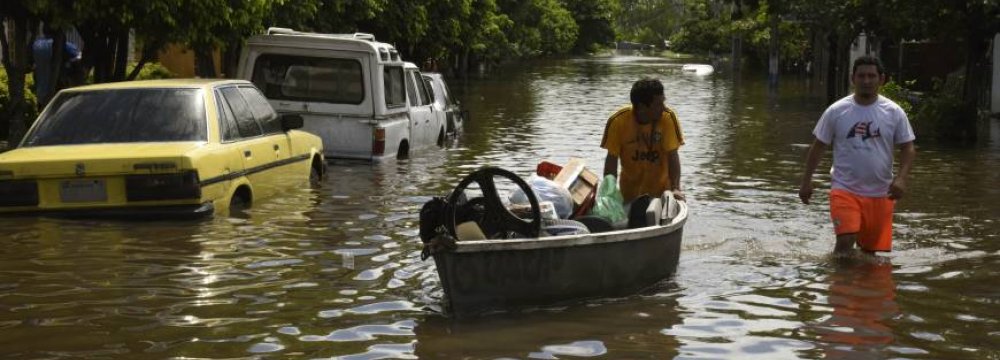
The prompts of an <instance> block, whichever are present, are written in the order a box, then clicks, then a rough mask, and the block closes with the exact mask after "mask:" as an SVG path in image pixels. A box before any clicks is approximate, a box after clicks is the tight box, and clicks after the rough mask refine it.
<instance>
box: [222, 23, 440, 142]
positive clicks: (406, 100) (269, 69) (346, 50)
mask: <svg viewBox="0 0 1000 360" xmlns="http://www.w3.org/2000/svg"><path fill="white" fill-rule="evenodd" d="M237 76H238V77H239V78H241V79H246V80H250V81H252V82H253V83H254V84H255V85H256V86H257V87H258V88H259V89H260V90H261V91H262V92H263V93H264V95H265V96H266V97H267V98H268V99H269V100H270V102H271V105H272V106H273V107H274V109H275V110H277V111H278V112H279V113H281V114H288V113H292V114H298V115H300V116H302V118H303V120H304V122H305V126H304V127H303V128H302V130H305V131H309V132H312V133H314V134H316V135H318V136H319V137H320V138H322V139H323V148H324V149H325V154H324V155H326V157H327V158H331V159H332V158H347V159H364V160H373V161H378V160H383V159H387V158H394V157H397V158H404V157H407V156H409V155H410V152H411V151H412V150H414V149H418V148H423V147H431V146H435V145H438V146H440V145H443V144H444V137H445V131H446V129H445V126H446V125H445V124H446V115H445V114H439V113H440V111H439V110H437V109H436V108H435V107H434V106H433V103H434V98H433V95H432V94H433V91H432V90H430V89H427V84H426V83H425V82H424V81H423V78H422V77H421V74H420V72H419V70H418V68H417V67H416V66H415V65H414V64H412V63H407V62H404V61H403V60H402V59H400V57H399V53H398V52H397V51H396V49H395V48H394V47H393V46H392V45H390V44H386V43H381V42H377V41H375V37H374V36H373V35H371V34H364V33H354V34H318V33H308V32H299V31H294V30H291V29H285V28H270V29H268V31H267V34H265V35H257V36H253V37H251V38H250V39H249V40H248V41H247V46H246V47H245V49H244V51H243V54H242V57H241V58H240V64H239V70H238V72H237Z"/></svg>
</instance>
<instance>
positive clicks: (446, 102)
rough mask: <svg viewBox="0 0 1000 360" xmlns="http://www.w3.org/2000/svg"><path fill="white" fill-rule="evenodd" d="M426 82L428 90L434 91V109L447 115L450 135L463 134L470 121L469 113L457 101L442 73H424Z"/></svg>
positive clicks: (446, 121)
mask: <svg viewBox="0 0 1000 360" xmlns="http://www.w3.org/2000/svg"><path fill="white" fill-rule="evenodd" d="M422 75H423V77H424V81H425V82H426V83H427V86H428V88H430V89H431V90H432V91H433V94H432V95H433V97H434V108H435V109H437V110H438V111H439V112H441V113H444V114H445V119H446V120H445V123H446V124H447V131H448V135H452V136H454V135H456V134H458V133H460V132H462V128H463V125H464V124H465V121H467V120H469V111H468V110H462V107H461V105H460V104H459V102H458V100H456V99H455V97H454V94H453V93H452V92H451V89H449V88H448V84H447V83H446V82H445V81H444V76H442V75H441V74H440V73H423V74H422Z"/></svg>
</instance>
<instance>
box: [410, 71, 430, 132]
mask: <svg viewBox="0 0 1000 360" xmlns="http://www.w3.org/2000/svg"><path fill="white" fill-rule="evenodd" d="M406 97H407V99H408V100H409V102H410V123H411V124H412V125H411V128H412V129H413V130H412V131H411V134H412V137H413V138H414V139H416V141H418V142H417V144H416V146H418V147H424V146H428V145H430V144H434V140H435V139H436V135H437V131H436V130H437V129H432V127H433V125H434V124H432V121H431V120H433V118H434V114H433V113H432V112H433V111H434V109H433V108H434V107H433V105H432V104H431V102H430V99H428V96H427V89H425V88H424V81H423V79H422V78H421V76H420V73H419V72H417V71H416V70H412V69H408V70H406ZM432 132H433V133H434V135H431V133H432ZM432 136H434V137H435V139H432V138H431V137H432Z"/></svg>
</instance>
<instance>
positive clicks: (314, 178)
mask: <svg viewBox="0 0 1000 360" xmlns="http://www.w3.org/2000/svg"><path fill="white" fill-rule="evenodd" d="M321 183H323V175H322V174H320V172H319V169H317V168H316V167H315V166H310V167H309V185H312V186H313V187H316V186H319V185H320V184H321Z"/></svg>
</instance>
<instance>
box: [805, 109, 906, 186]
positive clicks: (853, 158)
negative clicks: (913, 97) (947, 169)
mask: <svg viewBox="0 0 1000 360" xmlns="http://www.w3.org/2000/svg"><path fill="white" fill-rule="evenodd" d="M813 135H816V138H817V139H819V141H822V142H823V143H826V144H827V145H831V144H832V145H833V168H832V169H830V174H831V175H832V176H833V184H832V186H833V188H834V189H844V190H847V191H850V192H852V193H855V194H857V195H861V196H867V197H885V196H888V192H889V185H891V184H892V177H893V175H892V159H893V148H894V147H895V146H896V145H899V144H903V143H907V142H910V141H913V140H914V139H916V136H914V135H913V128H912V127H910V120H909V119H908V118H907V117H906V112H904V111H903V109H902V108H900V107H899V105H897V104H896V103H895V102H893V101H892V100H889V99H888V98H886V97H884V96H882V95H879V96H878V100H876V101H875V102H874V103H872V104H871V105H867V106H866V105H860V104H858V103H857V102H855V101H854V95H853V94H852V95H848V96H847V97H845V98H843V99H840V100H838V101H837V102H835V103H833V105H830V107H829V108H827V109H826V111H825V112H823V116H822V117H820V118H819V122H818V123H816V128H815V129H813Z"/></svg>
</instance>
